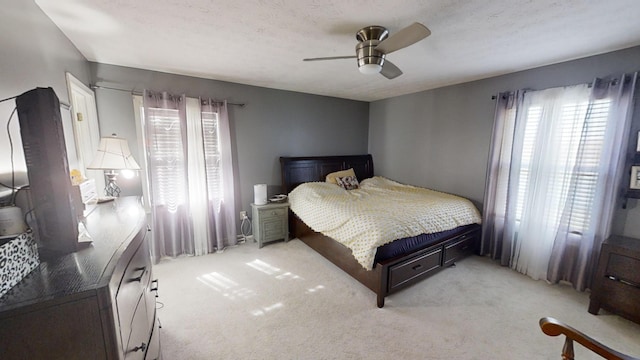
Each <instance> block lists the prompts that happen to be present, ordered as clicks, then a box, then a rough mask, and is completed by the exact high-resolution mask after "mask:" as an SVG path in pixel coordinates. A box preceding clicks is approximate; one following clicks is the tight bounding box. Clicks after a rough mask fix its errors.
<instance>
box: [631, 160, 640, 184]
mask: <svg viewBox="0 0 640 360" xmlns="http://www.w3.org/2000/svg"><path fill="white" fill-rule="evenodd" d="M629 188H630V189H640V165H632V166H631V182H630V183H629Z"/></svg>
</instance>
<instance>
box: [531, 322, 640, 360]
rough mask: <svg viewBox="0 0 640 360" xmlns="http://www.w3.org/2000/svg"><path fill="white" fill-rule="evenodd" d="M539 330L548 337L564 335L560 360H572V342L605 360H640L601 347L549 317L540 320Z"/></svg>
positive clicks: (596, 342) (600, 344) (639, 359)
mask: <svg viewBox="0 0 640 360" xmlns="http://www.w3.org/2000/svg"><path fill="white" fill-rule="evenodd" d="M540 328H541V329H542V332H543V333H545V334H547V335H549V336H558V335H564V336H566V337H565V341H564V347H563V348H562V359H563V360H573V359H574V354H573V342H574V341H577V342H578V343H579V344H580V345H582V346H584V347H586V348H587V349H589V350H591V351H593V352H595V353H596V354H598V355H600V356H602V357H603V358H605V359H610V360H640V358H636V357H633V356H629V355H625V354H623V353H620V352H618V351H615V350H613V349H611V348H609V347H608V346H605V345H603V344H602V343H600V342H599V341H597V340H594V339H592V338H590V337H588V336H587V335H585V334H583V333H582V332H580V331H578V330H576V329H574V328H572V327H570V326H568V325H566V324H564V323H562V322H560V321H558V320H556V319H554V318H551V317H544V318H542V319H540Z"/></svg>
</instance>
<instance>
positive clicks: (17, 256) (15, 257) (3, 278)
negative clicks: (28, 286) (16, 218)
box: [0, 232, 40, 297]
mask: <svg viewBox="0 0 640 360" xmlns="http://www.w3.org/2000/svg"><path fill="white" fill-rule="evenodd" d="M39 264H40V258H39V257H38V246H37V244H36V239H35V237H34V236H33V232H26V233H22V234H20V235H18V237H16V238H15V239H12V240H9V242H7V243H6V244H2V245H1V246H0V297H2V296H3V295H4V294H5V293H6V292H7V291H9V290H10V289H11V288H12V287H14V286H15V285H16V284H18V283H19V282H20V281H21V280H22V279H23V278H24V277H25V276H27V275H28V274H29V273H30V272H31V271H33V269H35V268H36V267H38V265H39Z"/></svg>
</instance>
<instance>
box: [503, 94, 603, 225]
mask: <svg viewBox="0 0 640 360" xmlns="http://www.w3.org/2000/svg"><path fill="white" fill-rule="evenodd" d="M610 103H611V102H610V100H608V99H603V100H596V101H591V102H589V100H588V99H585V100H584V101H582V102H578V103H567V104H563V105H562V107H561V110H560V112H559V114H558V118H557V119H556V121H559V122H560V123H559V124H558V125H559V126H556V127H555V128H554V129H556V131H558V132H559V133H558V134H554V136H559V137H560V139H559V141H558V142H554V143H555V144H560V145H559V149H557V154H558V156H557V157H555V158H554V159H551V161H549V163H548V164H539V163H537V164H534V163H533V161H540V160H539V159H538V158H536V156H535V154H536V152H537V151H538V150H539V148H540V147H543V146H549V144H548V143H547V142H546V141H545V140H546V139H547V138H548V137H549V136H552V135H551V134H548V133H547V129H546V128H544V129H543V128H540V119H541V117H542V107H541V106H530V107H529V109H528V111H527V116H526V125H525V134H524V140H523V143H522V163H521V168H520V172H519V181H518V188H517V205H516V219H522V217H523V216H527V215H526V209H527V206H528V205H527V203H526V202H527V199H528V198H529V192H530V191H532V190H531V186H535V185H532V184H534V183H535V181H539V180H540V179H536V180H533V179H531V176H532V169H534V168H535V169H537V170H538V171H544V179H542V180H544V181H548V182H549V186H548V187H547V189H548V193H547V194H546V196H547V198H548V199H550V200H549V201H551V202H553V201H557V202H559V203H564V204H566V205H565V206H558V207H550V208H549V211H547V212H546V214H545V216H547V217H548V218H551V219H557V221H563V223H562V224H561V225H564V226H567V228H568V229H569V232H572V233H575V234H582V233H583V232H585V231H586V230H587V229H588V227H589V225H590V220H591V219H590V214H591V211H590V210H591V208H592V206H593V201H594V196H595V191H596V185H597V182H598V168H599V163H600V161H601V155H602V150H603V144H604V139H605V131H606V127H607V121H608V118H609V108H610ZM541 169H542V170H541ZM537 175H538V176H539V177H540V174H537ZM565 199H566V200H565ZM566 206H568V207H569V210H570V211H566V210H567V208H566ZM563 213H564V214H570V215H569V216H566V215H565V218H563V219H560V217H561V214H563Z"/></svg>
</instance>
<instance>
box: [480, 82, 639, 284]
mask: <svg viewBox="0 0 640 360" xmlns="http://www.w3.org/2000/svg"><path fill="white" fill-rule="evenodd" d="M635 77H636V76H635V75H633V76H632V77H629V76H623V77H621V78H618V79H613V80H612V81H596V82H594V84H592V86H590V85H587V84H584V85H577V86H570V87H563V88H553V89H547V90H542V91H522V92H519V93H515V94H501V96H500V97H499V99H498V100H499V101H498V105H497V109H496V122H495V125H494V136H493V140H492V141H493V144H492V152H491V154H490V161H489V169H488V172H487V173H488V179H487V189H486V191H485V209H484V214H483V216H484V217H485V218H484V221H483V224H484V225H483V226H484V229H483V241H482V243H483V244H482V246H483V251H484V252H490V253H491V254H492V256H493V257H494V258H500V259H501V262H502V264H504V265H509V266H511V267H512V268H513V269H515V270H517V271H519V272H522V273H524V274H527V275H529V276H530V277H532V278H534V279H547V280H549V281H553V282H557V281H559V280H567V281H570V282H571V283H572V284H573V285H574V287H576V288H577V289H580V290H582V289H584V288H585V287H588V286H589V282H590V279H591V276H590V275H591V271H592V268H593V259H594V256H595V255H596V254H597V252H598V251H599V249H600V244H601V243H602V241H603V240H604V239H605V238H606V237H607V236H608V235H609V233H610V227H611V218H612V216H613V209H614V206H615V204H616V194H617V192H616V191H617V190H616V189H617V186H619V184H620V177H621V174H622V170H623V168H622V161H623V158H624V149H625V147H624V144H626V139H627V138H628V128H629V118H630V108H631V107H630V106H629V104H630V102H631V99H632V97H633V95H632V94H633V89H634V88H635ZM578 254H579V255H578Z"/></svg>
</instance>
